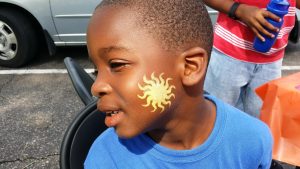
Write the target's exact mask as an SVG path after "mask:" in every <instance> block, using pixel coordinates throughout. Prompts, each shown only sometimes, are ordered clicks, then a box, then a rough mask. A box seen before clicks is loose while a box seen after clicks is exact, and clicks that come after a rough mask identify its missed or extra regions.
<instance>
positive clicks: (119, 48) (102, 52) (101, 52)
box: [98, 46, 129, 55]
mask: <svg viewBox="0 0 300 169" xmlns="http://www.w3.org/2000/svg"><path fill="white" fill-rule="evenodd" d="M112 51H129V49H128V48H125V47H122V46H109V47H106V48H100V49H99V50H98V54H99V55H107V54H108V53H110V52H112Z"/></svg>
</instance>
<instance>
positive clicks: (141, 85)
mask: <svg viewBox="0 0 300 169" xmlns="http://www.w3.org/2000/svg"><path fill="white" fill-rule="evenodd" d="M137 87H138V90H139V91H140V92H139V94H138V95H137V98H138V99H139V100H140V101H141V106H142V107H143V108H145V109H150V111H151V112H159V113H162V112H163V111H164V110H165V109H166V108H168V107H170V106H171V104H172V99H173V98H175V94H174V91H175V89H176V88H175V86H174V85H172V78H170V77H168V76H166V75H164V73H160V74H158V73H155V72H153V73H151V75H148V76H147V75H144V76H143V78H142V80H141V81H140V82H138V84H137Z"/></svg>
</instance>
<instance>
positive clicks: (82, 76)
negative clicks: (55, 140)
mask: <svg viewBox="0 0 300 169" xmlns="http://www.w3.org/2000/svg"><path fill="white" fill-rule="evenodd" d="M64 62H65V65H66V67H67V70H68V73H69V76H70V78H71V81H72V83H73V85H74V88H75V90H76V92H77V94H78V96H79V97H80V99H81V100H82V101H83V103H84V104H85V105H86V106H85V108H83V109H82V110H81V111H80V112H79V113H78V114H77V116H76V117H75V118H74V120H73V121H72V122H71V124H70V125H69V127H68V129H67V130H66V132H65V134H64V138H63V140H62V143H61V147H60V168H61V169H82V168H83V163H84V160H85V158H86V156H87V153H88V151H89V149H90V146H91V145H92V143H93V142H94V140H95V139H96V138H97V137H98V136H99V135H100V134H101V133H102V132H103V131H104V130H105V129H106V128H107V127H106V126H105V124H104V118H105V115H104V114H103V113H100V112H99V111H97V106H96V99H95V98H93V97H92V94H91V92H90V88H91V86H92V84H93V82H94V80H93V79H92V78H91V77H90V76H89V74H87V73H86V72H85V71H84V69H83V68H82V67H80V65H79V64H78V63H76V62H75V61H74V60H72V59H71V58H65V59H64Z"/></svg>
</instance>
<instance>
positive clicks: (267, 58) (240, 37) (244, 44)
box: [214, 0, 296, 63]
mask: <svg viewBox="0 0 300 169" xmlns="http://www.w3.org/2000/svg"><path fill="white" fill-rule="evenodd" d="M236 1H237V2H239V3H241V4H248V5H253V6H257V7H259V8H265V9H266V6H267V4H268V3H269V1H267V0H265V1H260V0H236ZM289 3H290V7H289V12H288V14H286V15H285V16H284V18H283V21H284V22H283V25H282V27H281V29H280V32H279V34H278V36H277V40H276V42H275V44H274V45H273V46H272V48H271V49H270V51H268V52H266V53H260V52H257V51H256V50H255V49H254V48H253V41H254V38H255V35H254V33H253V31H252V30H250V29H249V28H248V26H247V25H246V24H244V23H242V22H241V21H239V20H233V19H231V18H229V17H228V16H227V15H226V14H224V13H220V14H219V16H218V19H217V23H216V25H215V28H214V29H215V30H214V47H215V48H216V49H218V50H219V51H221V52H223V53H224V54H226V55H228V56H231V57H233V58H236V59H238V60H242V61H246V62H253V63H270V62H274V61H276V60H279V59H281V58H283V56H284V49H285V47H286V45H287V43H288V36H289V33H290V32H291V30H292V29H293V27H294V23H295V13H296V7H295V6H296V0H289Z"/></svg>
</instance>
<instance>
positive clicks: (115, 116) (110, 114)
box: [105, 110, 124, 127]
mask: <svg viewBox="0 0 300 169" xmlns="http://www.w3.org/2000/svg"><path fill="white" fill-rule="evenodd" d="M105 114H106V117H105V125H106V126H107V127H115V126H116V125H117V124H118V123H120V121H121V120H122V117H123V115H124V113H123V112H121V111H120V110H111V111H105Z"/></svg>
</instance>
